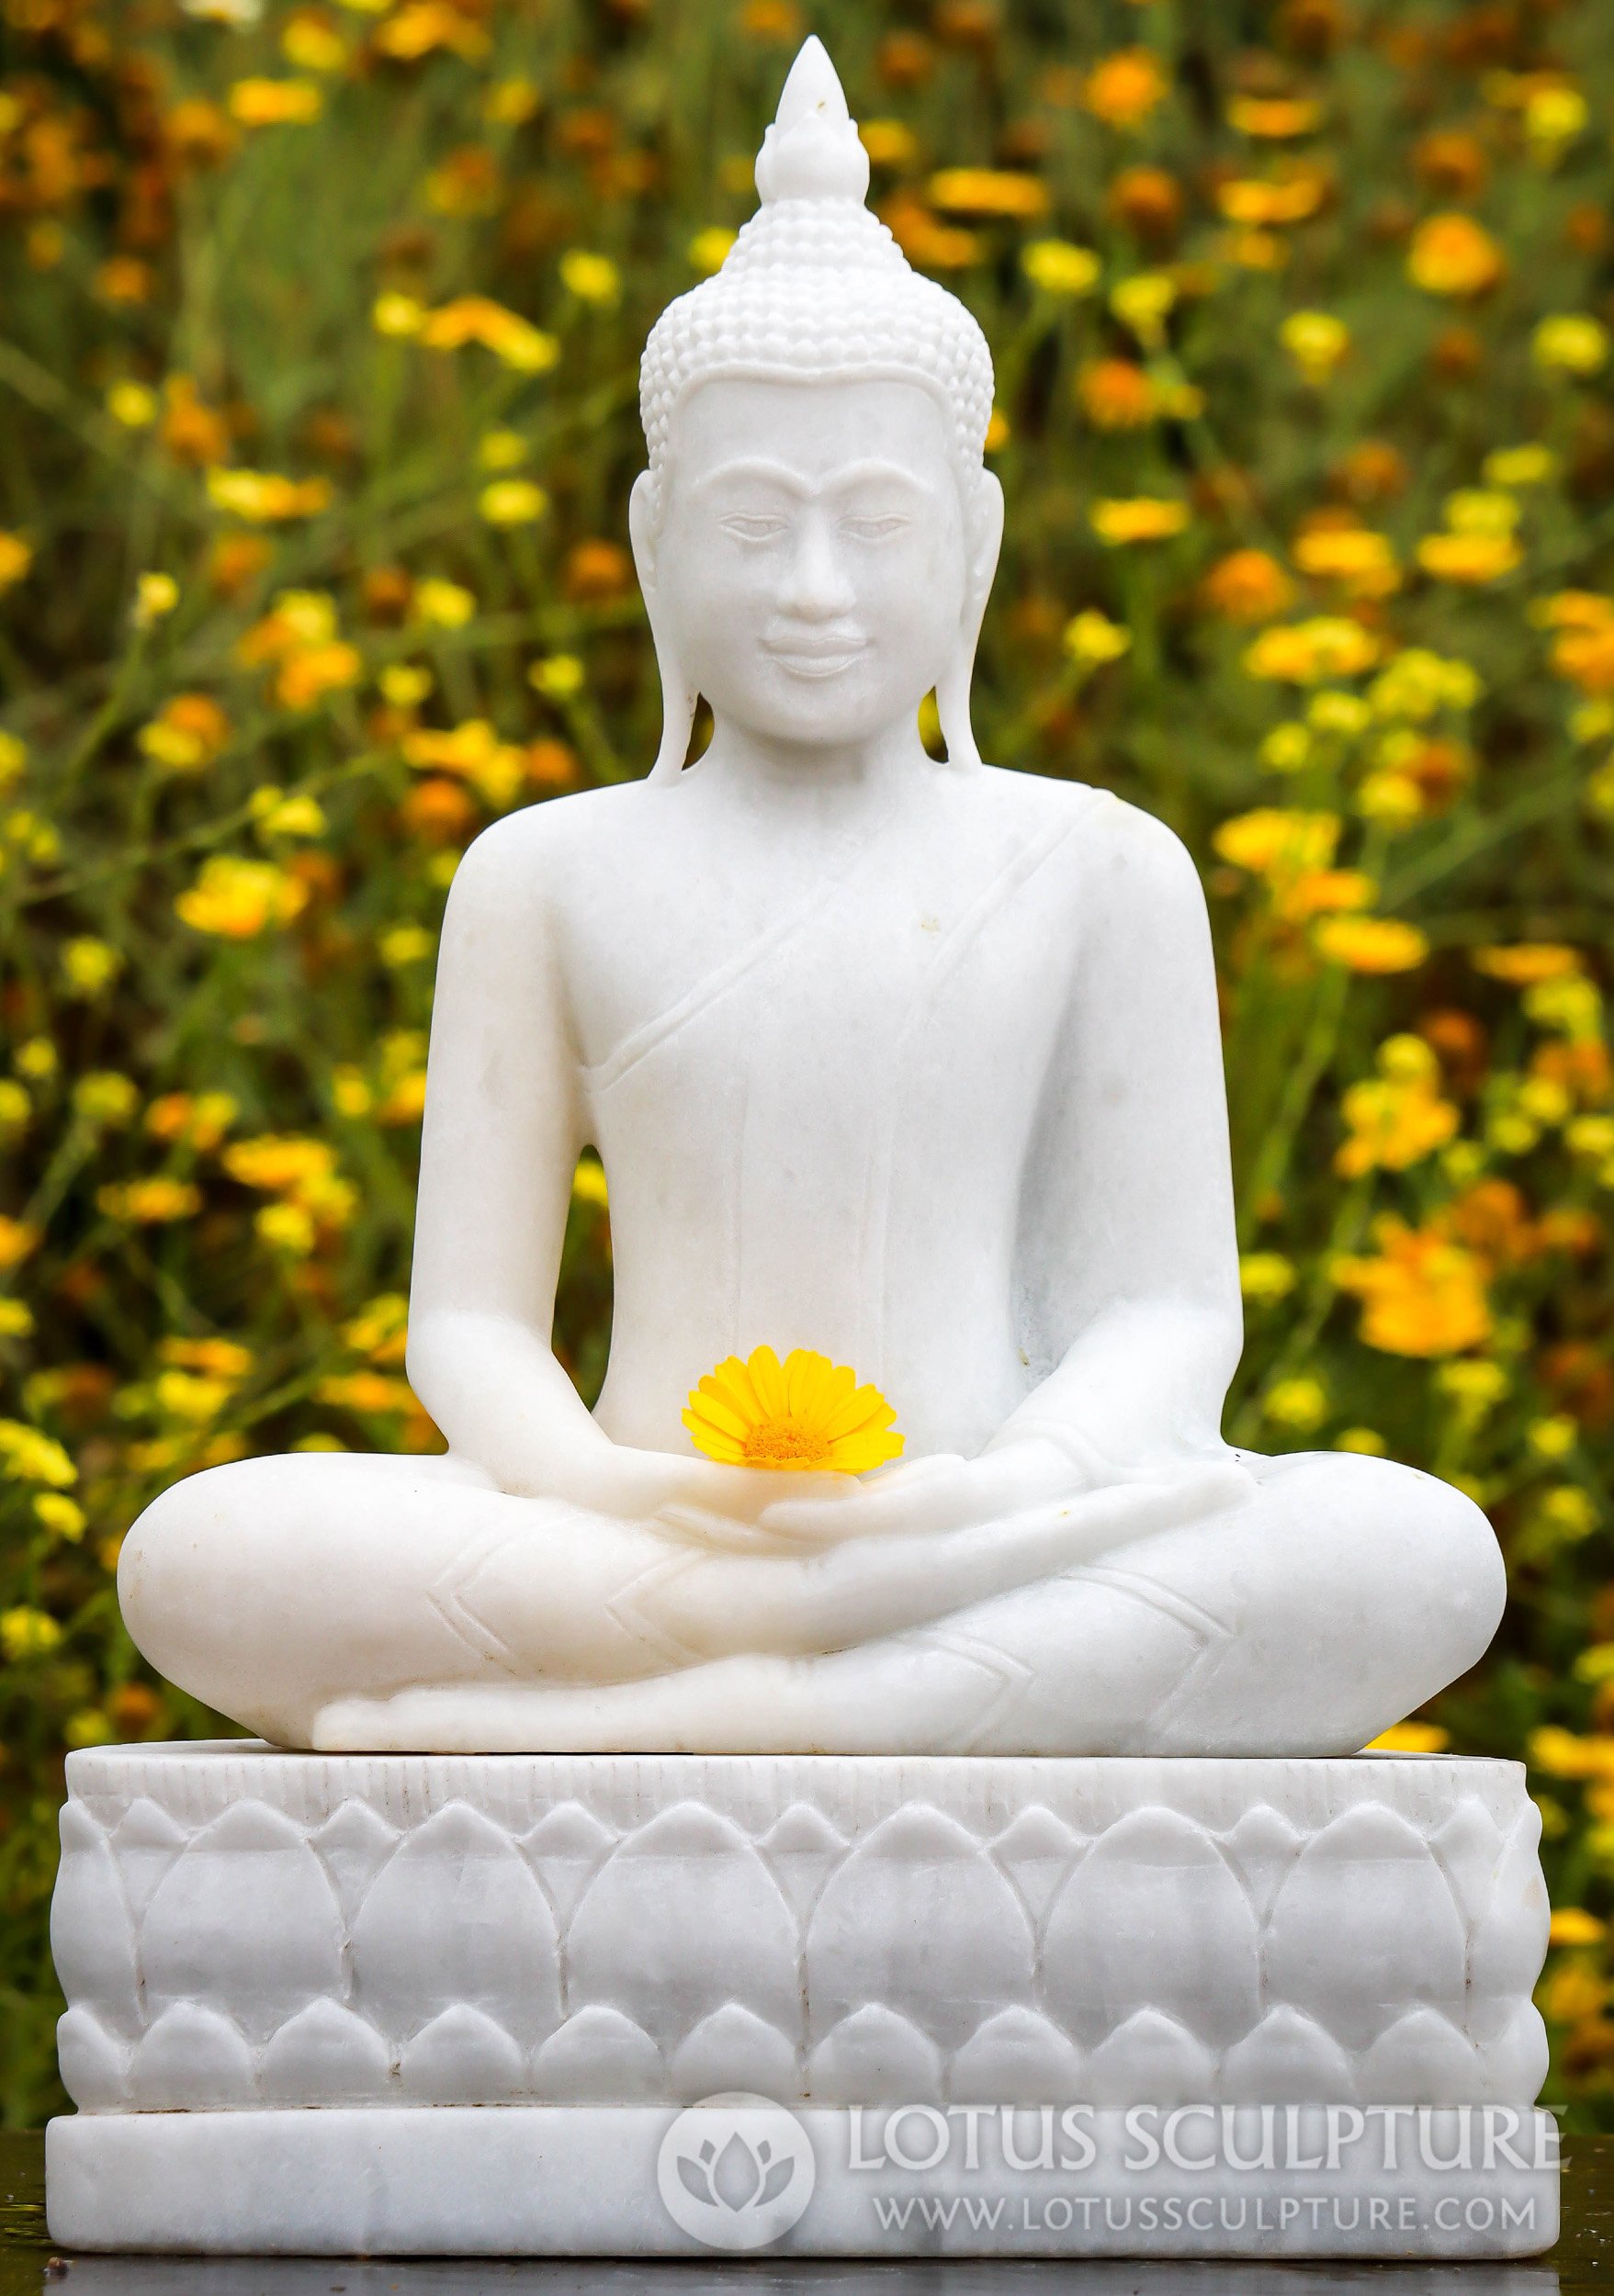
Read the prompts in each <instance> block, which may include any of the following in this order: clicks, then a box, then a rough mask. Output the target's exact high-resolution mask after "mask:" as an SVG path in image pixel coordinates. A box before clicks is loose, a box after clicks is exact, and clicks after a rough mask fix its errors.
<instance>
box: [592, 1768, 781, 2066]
mask: <svg viewBox="0 0 1614 2296" xmlns="http://www.w3.org/2000/svg"><path fill="white" fill-rule="evenodd" d="M568 1948H569V1962H570V1973H571V1998H572V1999H573V2001H575V2002H580V2003H581V2002H588V2001H605V2002H610V2003H612V2004H614V2005H615V2006H616V2007H619V2008H621V2009H626V2012H627V2013H628V2015H629V2016H630V2017H632V2018H633V2019H634V2020H635V2021H636V2022H637V2023H638V2024H639V2025H642V2026H643V2027H644V2029H645V2031H646V2032H649V2034H651V2035H652V2037H653V2038H654V2039H655V2040H656V2041H657V2042H658V2043H660V2045H661V2046H662V2047H663V2048H666V2049H672V2048H673V2047H675V2046H676V2045H677V2043H679V2042H680V2041H682V2040H683V2036H684V2035H685V2033H687V2032H690V2031H691V2030H692V2028H693V2027H694V2026H695V2025H697V2024H698V2023H699V2022H700V2020H701V2019H702V2018H703V2017H708V2016H710V2015H711V2013H712V2011H713V2010H714V2009H721V2008H722V2007H723V2006H724V2004H725V2003H726V2002H728V2001H730V2000H734V2001H738V2002H739V2003H740V2004H741V2005H742V2006H743V2007H745V2008H747V2009H751V2010H752V2011H754V2013H755V2014H756V2015H757V2016H758V2017H760V2018H762V2020H763V2021H764V2023H766V2024H770V2025H773V2026H776V2027H778V2028H779V2030H780V2031H781V2032H790V2033H795V2032H796V2031H797V2030H798V2027H799V2023H800V2018H801V2003H800V1987H799V1984H798V1980H797V1976H796V1923H795V1920H794V1919H793V1918H792V1916H791V1913H790V1909H789V1908H788V1907H787V1906H786V1904H785V1902H784V1897H783V1896H781V1894H780V1889H779V1885H778V1883H777V1882H776V1881H775V1880H774V1879H773V1875H772V1874H770V1873H769V1871H768V1869H767V1867H766V1866H765V1865H764V1864H763V1863H762V1859H761V1858H760V1857H759V1856H758V1855H757V1852H756V1851H755V1850H754V1849H753V1848H752V1847H751V1843H750V1842H749V1841H747V1840H746V1839H745V1836H744V1835H743V1834H742V1833H740V1832H739V1829H738V1828H737V1827H735V1826H733V1825H731V1824H730V1823H729V1821H728V1818H720V1817H719V1816H718V1815H717V1812H716V1811H715V1810H710V1809H706V1808H704V1807H702V1806H700V1805H698V1804H696V1803H694V1802H682V1803H679V1804H677V1805H676V1806H674V1807H673V1808H672V1809H669V1810H663V1811H662V1812H661V1813H660V1815H659V1816H658V1817H655V1818H651V1819H650V1821H649V1824H648V1825H646V1826H643V1827H641V1828H640V1829H639V1830H638V1833H636V1834H635V1835H633V1837H632V1838H631V1840H627V1841H625V1842H624V1843H623V1844H622V1845H621V1847H620V1848H619V1849H617V1850H616V1851H614V1852H613V1854H612V1855H611V1857H610V1858H609V1859H607V1861H606V1863H604V1865H603V1866H602V1867H601V1869H600V1871H599V1873H598V1874H595V1876H594V1878H593V1881H592V1882H591V1883H590V1885H589V1886H588V1888H587V1889H586V1890H585V1891H584V1892H583V1895H582V1896H581V1899H580V1900H579V1903H578V1907H577V1910H576V1912H575V1913H574V1914H573V1915H572V1917H571V1929H570V1937H569V1940H568Z"/></svg>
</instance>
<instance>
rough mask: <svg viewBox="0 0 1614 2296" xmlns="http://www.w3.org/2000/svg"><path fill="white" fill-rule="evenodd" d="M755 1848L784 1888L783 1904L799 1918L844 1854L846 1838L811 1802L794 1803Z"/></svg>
mask: <svg viewBox="0 0 1614 2296" xmlns="http://www.w3.org/2000/svg"><path fill="white" fill-rule="evenodd" d="M757 1847H758V1848H759V1849H760V1850H761V1851H762V1855H763V1857H764V1858H766V1860H767V1862H768V1871H769V1873H770V1874H773V1878H774V1880H775V1881H776V1882H777V1883H778V1885H779V1886H780V1888H781V1889H782V1890H783V1891H784V1898H785V1902H786V1904H787V1905H788V1906H789V1908H790V1909H791V1911H792V1912H793V1913H794V1914H796V1915H797V1916H798V1917H799V1916H800V1915H802V1914H804V1913H805V1912H806V1911H807V1908H808V1907H809V1906H810V1905H811V1904H812V1902H813V1900H814V1899H815V1898H816V1897H817V1896H818V1892H819V1891H820V1890H821V1889H822V1887H823V1886H824V1884H825V1882H826V1881H827V1880H828V1879H829V1877H830V1873H831V1872H832V1871H833V1869H834V1868H835V1866H836V1865H837V1864H838V1863H840V1861H841V1858H842V1857H843V1856H844V1855H845V1851H846V1837H845V1836H844V1834H841V1833H838V1832H837V1831H836V1829H835V1828H834V1827H833V1826H832V1825H831V1824H830V1821H829V1819H828V1818H826V1817H825V1816H824V1814H823V1812H822V1811H821V1810H816V1809H814V1808H813V1806H812V1805H811V1804H810V1803H808V1802H793V1803H792V1804H791V1806H790V1807H789V1808H788V1809H787V1810H785V1811H784V1814H783V1816H782V1817H781V1818H779V1819H778V1821H777V1823H776V1824H774V1825H773V1827H771V1828H770V1829H769V1830H768V1832H767V1833H766V1834H764V1836H763V1837H762V1840H761V1841H760V1842H759V1843H758V1844H757Z"/></svg>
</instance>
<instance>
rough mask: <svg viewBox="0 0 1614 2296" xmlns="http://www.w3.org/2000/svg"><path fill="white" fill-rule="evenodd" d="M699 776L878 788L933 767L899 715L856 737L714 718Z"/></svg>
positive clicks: (781, 785)
mask: <svg viewBox="0 0 1614 2296" xmlns="http://www.w3.org/2000/svg"><path fill="white" fill-rule="evenodd" d="M697 770H698V771H699V772H700V775H701V778H702V779H703V781H705V782H717V783H724V784H744V785H746V786H749V787H752V788H755V787H757V786H759V785H762V786H768V787H773V788H777V789H779V790H781V791H785V790H791V789H802V790H808V791H812V790H825V791H828V790H831V789H834V790H853V789H868V790H873V789H875V788H884V787H886V785H887V784H889V783H892V782H898V781H904V780H909V779H911V778H912V776H913V775H915V774H916V773H928V772H931V771H934V763H933V760H931V756H930V754H929V752H928V751H927V750H926V748H925V746H924V744H923V742H922V741H921V740H920V736H919V727H918V726H917V725H916V724H915V723H914V721H913V720H912V719H911V718H902V719H899V720H898V721H897V724H895V725H893V726H884V727H882V728H881V730H880V731H879V732H878V733H875V734H873V735H870V736H869V737H867V738H866V739H863V740H859V741H837V742H822V741H793V740H791V739H789V738H788V737H782V736H779V735H774V734H765V733H760V732H758V731H757V730H756V729H755V728H753V727H751V726H739V725H736V724H735V723H734V722H733V720H732V719H723V718H719V719H718V720H717V725H716V726H715V727H714V729H713V733H712V738H711V741H710V742H709V743H708V744H707V747H706V749H705V754H704V755H703V756H702V758H701V759H700V760H699V764H698V769H697Z"/></svg>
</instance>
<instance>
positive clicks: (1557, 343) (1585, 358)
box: [1529, 311, 1608, 375]
mask: <svg viewBox="0 0 1614 2296" xmlns="http://www.w3.org/2000/svg"><path fill="white" fill-rule="evenodd" d="M1529 349H1530V356H1531V358H1532V359H1533V360H1534V361H1535V363H1536V365H1537V366H1539V367H1541V368H1543V369H1544V370H1545V371H1546V372H1547V373H1548V374H1552V373H1553V372H1554V371H1559V372H1562V373H1563V374H1566V375H1595V374H1597V371H1598V369H1599V368H1600V367H1602V366H1605V365H1606V364H1607V361H1608V329H1607V327H1605V326H1604V325H1603V323H1602V321H1601V320H1598V319H1593V318H1592V317H1591V316H1590V314H1589V313H1588V312H1586V311H1568V312H1565V313H1564V314H1563V315H1562V316H1561V317H1559V318H1554V319H1543V320H1542V321H1541V323H1540V325H1539V326H1538V327H1537V329H1536V331H1535V332H1534V334H1533V335H1531V337H1530V345H1529Z"/></svg>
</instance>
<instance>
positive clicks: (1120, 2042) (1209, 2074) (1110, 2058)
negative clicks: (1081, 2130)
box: [1082, 2009, 1216, 2105]
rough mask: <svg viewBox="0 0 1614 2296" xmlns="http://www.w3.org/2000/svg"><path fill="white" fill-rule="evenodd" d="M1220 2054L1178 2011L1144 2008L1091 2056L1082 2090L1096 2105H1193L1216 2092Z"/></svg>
mask: <svg viewBox="0 0 1614 2296" xmlns="http://www.w3.org/2000/svg"><path fill="white" fill-rule="evenodd" d="M1215 2081H1216V2060H1215V2058H1214V2056H1213V2054H1211V2052H1210V2050H1209V2049H1207V2048H1206V2047H1205V2045H1204V2043H1202V2042H1201V2041H1196V2040H1195V2039H1194V2036H1193V2035H1192V2033H1191V2032H1189V2031H1188V2029H1187V2027H1186V2026H1183V2025H1179V2023H1178V2021H1177V2020H1176V2019H1175V2018H1174V2017H1168V2016H1166V2015H1165V2014H1164V2013H1163V2012H1162V2011H1161V2010H1159V2009H1139V2010H1137V2011H1136V2012H1135V2014H1134V2015H1133V2016H1131V2017H1129V2018H1128V2019H1127V2020H1126V2022H1125V2023H1124V2024H1123V2025H1118V2026H1117V2027H1116V2029H1115V2031H1114V2032H1112V2034H1111V2035H1110V2037H1109V2039H1108V2040H1107V2041H1103V2042H1100V2044H1099V2046H1098V2047H1097V2048H1096V2049H1095V2050H1094V2051H1093V2054H1092V2055H1091V2056H1090V2057H1089V2059H1088V2064H1087V2071H1086V2074H1085V2075H1084V2077H1083V2084H1082V2086H1083V2091H1084V2094H1085V2096H1086V2098H1087V2099H1088V2100H1089V2102H1090V2103H1092V2104H1095V2105H1142V2104H1148V2105H1189V2104H1197V2103H1198V2102H1200V2101H1201V2099H1204V2098H1208V2097H1212V2096H1213V2095H1214V2094H1215Z"/></svg>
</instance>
